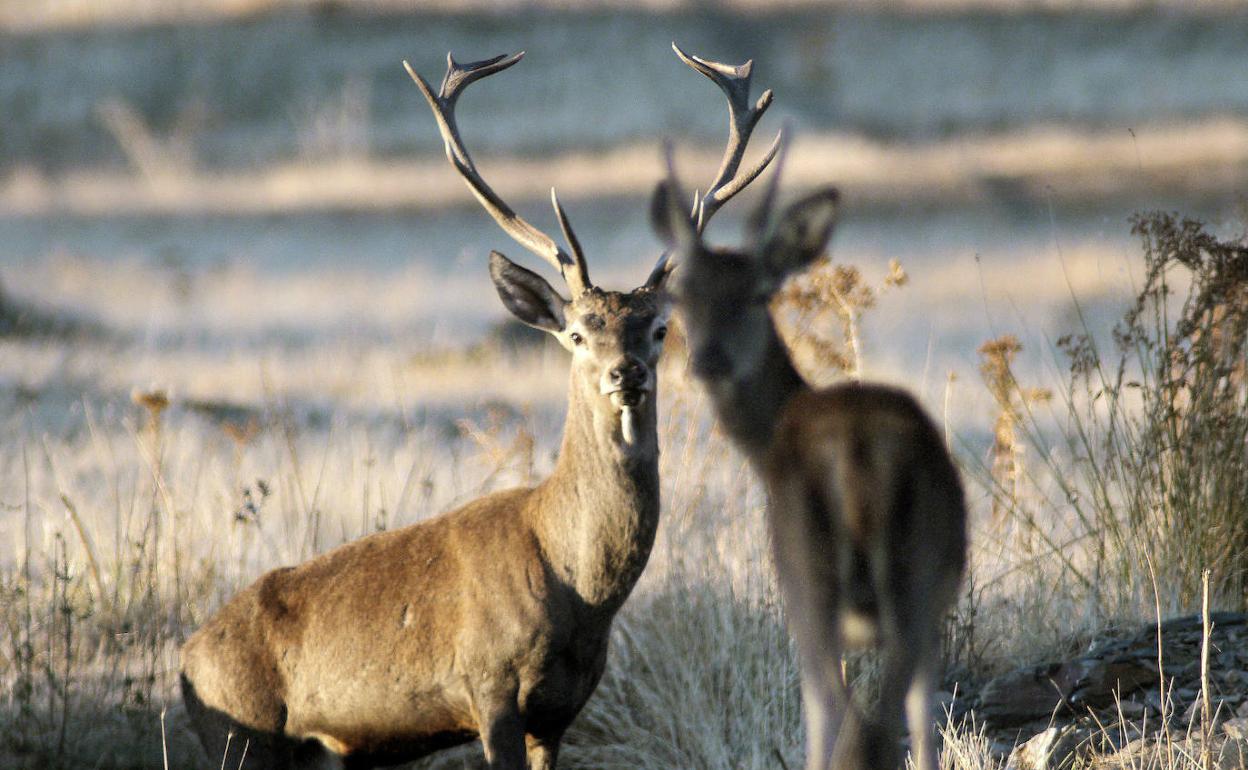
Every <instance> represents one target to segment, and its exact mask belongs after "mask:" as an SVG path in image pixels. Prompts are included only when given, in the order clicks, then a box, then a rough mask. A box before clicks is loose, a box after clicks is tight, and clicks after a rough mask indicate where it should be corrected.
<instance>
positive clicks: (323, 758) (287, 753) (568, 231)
mask: <svg viewBox="0 0 1248 770" xmlns="http://www.w3.org/2000/svg"><path fill="white" fill-rule="evenodd" d="M523 55H524V54H523V52H520V53H517V54H513V55H510V56H498V57H495V58H492V59H488V60H484V61H478V62H473V63H469V64H462V65H461V64H459V63H458V62H456V61H455V59H454V57H453V56H451V55H449V54H448V56H447V70H446V74H445V76H444V78H443V80H442V84H441V87H440V88H439V89H438V90H437V91H436V92H435V91H434V90H433V88H432V87H431V86H430V85H429V83H428V82H426V81H425V79H424V78H423V77H421V76H420V75H419V74H418V73H417V72H416V71H415V70H414V69H413V68H412V67H411V65H410V64H408V63H407V62H404V66H405V67H406V69H407V72H408V74H409V75H410V76H411V78H412V80H413V81H415V83H416V86H417V87H418V88H419V90H420V92H421V93H422V94H423V95H424V98H425V99H426V101H427V102H428V103H429V106H430V108H431V109H432V111H433V116H434V119H435V121H436V123H437V126H438V130H439V133H440V135H441V138H442V140H443V144H444V147H445V151H446V156H447V159H448V160H449V161H450V163H451V165H452V166H453V167H454V168H455V169H456V171H457V172H458V174H459V175H460V176H461V177H462V178H463V180H464V182H465V183H466V184H467V186H468V188H469V190H470V191H471V192H472V194H473V195H474V197H475V198H476V199H477V200H478V201H479V202H480V204H481V205H482V207H483V208H484V209H485V210H486V212H487V213H488V214H489V215H490V216H491V217H492V218H493V219H494V220H495V221H496V222H497V223H498V224H499V225H500V226H501V228H502V229H503V231H504V232H505V233H507V235H509V236H510V237H511V238H513V239H514V240H515V241H517V242H518V243H519V244H520V245H522V246H523V247H524V248H525V249H526V250H528V251H529V252H531V253H533V254H534V255H536V256H538V257H539V258H541V259H542V260H543V261H545V262H547V263H548V264H549V265H550V266H551V267H553V268H554V269H555V270H557V271H558V272H559V274H560V275H561V276H562V278H563V280H564V282H565V283H566V285H567V289H568V292H569V294H570V298H568V299H565V298H564V297H563V296H562V295H561V294H560V293H559V292H558V291H556V290H555V288H554V287H552V286H551V285H550V283H548V282H547V281H546V279H544V278H542V277H541V276H540V275H538V274H537V273H535V272H533V271H531V270H529V269H527V268H525V267H522V266H520V265H518V264H516V263H514V262H512V261H511V260H509V259H508V258H507V257H505V256H503V255H502V254H500V253H498V252H497V251H495V252H492V253H491V254H490V259H489V272H490V277H491V279H492V280H493V283H494V287H495V289H496V290H497V292H498V295H499V298H500V299H501V300H502V303H503V305H504V306H505V307H506V308H507V309H508V310H509V311H510V312H511V313H512V314H513V315H515V316H516V317H517V318H518V319H519V320H520V321H522V322H524V323H526V324H528V325H529V326H532V327H535V328H537V329H540V330H542V331H544V332H547V333H549V334H551V335H552V336H553V337H554V338H555V339H556V340H558V342H559V343H560V344H561V345H562V346H563V347H564V348H566V349H567V350H568V351H569V353H570V355H571V367H570V378H569V385H568V396H567V399H568V405H567V415H566V418H565V423H564V430H563V437H562V443H561V444H560V448H559V452H558V456H557V459H556V461H555V464H554V468H553V470H552V471H551V472H550V474H549V476H548V477H546V478H545V479H544V480H543V481H541V482H540V483H539V484H537V485H536V486H534V487H531V488H517V489H510V490H505V491H499V492H495V493H493V494H489V495H487V496H485V497H481V498H479V499H476V500H473V501H471V502H469V503H467V504H465V505H463V506H462V507H459V508H457V509H455V510H452V511H450V512H447V513H443V514H441V515H440V516H436V517H433V518H431V519H427V520H424V521H421V522H418V523H416V524H413V525H411V526H408V527H406V528H403V529H396V530H392V531H387V532H381V533H377V534H372V535H369V536H367V537H364V538H361V539H359V540H355V541H353V542H349V543H347V544H345V545H341V546H339V547H337V548H335V549H333V550H331V551H328V552H327V553H324V554H322V555H319V556H316V557H314V558H312V559H311V560H309V561H306V562H304V563H302V564H299V565H297V566H293V567H283V568H280V569H276V570H273V571H271V572H268V573H267V574H264V575H263V576H261V577H260V578H259V579H257V580H256V581H255V582H254V583H253V584H251V585H250V586H249V587H247V588H244V589H243V590H241V591H240V592H239V593H238V594H236V595H235V596H234V597H233V598H231V599H230V600H229V601H228V602H227V603H226V604H225V605H223V606H222V608H221V609H220V610H219V611H218V612H217V613H216V614H215V615H213V616H212V617H211V618H209V619H208V620H207V621H206V622H205V623H204V624H203V625H202V627H201V628H199V630H198V631H196V632H195V633H194V634H193V635H192V636H191V637H190V638H189V639H188V640H187V642H186V644H185V645H184V646H183V648H182V651H181V687H182V694H183V700H184V702H185V705H186V710H187V714H188V717H189V719H190V722H191V725H192V728H193V729H194V731H195V732H196V733H197V734H198V736H199V738H200V742H201V743H202V744H203V746H204V748H205V750H206V751H207V753H208V755H209V756H210V757H211V758H212V759H213V761H214V766H216V763H217V762H222V763H223V766H225V767H231V768H233V767H247V768H311V767H339V768H342V767H350V768H365V767H374V766H377V765H381V764H385V765H391V764H396V763H399V762H405V761H409V760H412V759H415V758H418V757H421V756H425V755H428V754H431V753H433V752H436V751H439V750H442V749H444V748H448V747H451V746H455V745H459V744H464V743H468V742H471V741H473V740H479V741H480V742H481V745H482V747H483V749H484V754H485V759H486V762H487V764H488V766H489V767H490V768H491V769H492V770H519V769H521V768H525V767H528V768H532V769H533V770H551V768H554V767H555V764H556V760H557V758H558V753H559V746H560V741H561V739H562V737H563V735H564V733H565V731H566V730H567V728H568V726H569V725H570V724H571V722H572V721H573V719H574V718H575V717H576V716H577V714H578V713H579V712H580V711H581V709H582V707H583V706H584V705H585V703H586V701H587V700H588V699H589V697H590V695H591V694H592V693H593V691H594V689H595V688H596V687H597V685H598V682H599V680H600V679H601V677H602V674H603V671H604V668H605V666H606V660H607V649H608V641H609V638H610V632H611V626H612V621H613V619H614V617H615V615H616V613H617V612H618V610H619V609H620V607H621V606H622V605H623V604H624V602H625V600H626V599H627V598H628V596H629V594H630V592H631V591H632V589H633V586H634V585H635V584H636V582H637V580H638V579H639V577H640V575H641V573H642V570H643V569H644V567H645V566H646V562H647V560H648V558H649V555H650V551H651V548H652V546H653V544H654V539H655V534H656V529H657V527H658V523H659V508H660V500H659V467H658V459H659V445H658V444H659V442H658V430H657V418H656V414H657V412H656V409H657V400H658V387H657V373H656V367H657V363H658V359H659V355H660V352H661V350H662V347H663V340H664V337H665V335H666V333H667V321H668V315H669V313H670V308H671V302H670V297H669V295H668V293H667V290H666V279H667V277H668V275H669V274H670V270H669V269H668V264H667V261H666V259H665V258H663V257H660V259H659V261H658V263H657V264H656V265H655V266H654V268H653V270H652V271H651V272H650V274H649V277H648V278H647V279H646V281H645V283H643V284H642V285H641V286H639V287H638V288H636V289H634V290H632V291H628V292H618V291H607V290H603V289H601V288H599V287H597V286H595V285H594V284H593V283H592V282H591V281H590V278H589V272H588V267H587V262H586V258H585V254H584V251H583V250H582V248H581V245H580V242H579V241H578V240H577V237H576V235H575V234H574V232H573V230H572V227H571V224H570V223H569V220H568V217H567V215H566V213H565V211H564V209H563V207H562V206H561V205H560V203H559V199H558V197H557V195H556V194H555V193H554V191H553V190H552V192H551V204H552V206H553V208H554V213H555V217H556V220H557V221H558V224H559V227H560V230H561V231H562V233H563V236H564V240H565V241H566V244H567V248H564V247H563V246H561V245H559V244H558V243H557V242H556V241H555V240H554V238H552V237H550V236H549V235H547V234H546V233H543V232H542V231H540V230H538V229H537V228H535V227H534V226H533V225H531V224H529V223H528V222H527V221H525V220H524V219H522V218H521V217H520V216H519V215H517V214H516V212H515V211H514V210H513V209H512V208H511V207H510V206H508V205H507V203H506V202H504V201H503V199H502V198H500V197H499V196H498V194H497V193H496V192H495V191H494V190H493V189H492V188H491V187H490V186H489V185H488V184H487V183H486V181H485V179H484V178H483V177H482V176H481V175H480V173H479V172H478V171H477V167H476V165H475V164H474V162H473V160H472V159H471V157H470V156H469V154H468V150H467V148H466V146H465V145H464V143H463V141H462V139H461V137H460V134H459V129H458V127H457V124H456V121H455V111H454V110H455V105H456V102H457V100H458V98H459V97H460V95H461V94H462V93H463V91H464V89H465V88H466V87H467V86H469V85H470V84H472V83H473V82H475V81H477V80H480V79H482V78H485V77H488V76H490V75H493V74H495V73H498V72H501V71H502V70H505V69H507V68H509V67H511V66H513V65H514V64H516V63H517V62H518V61H520V59H521V57H522V56H523ZM730 150H731V144H730ZM734 169H735V166H734ZM761 170H762V169H761V167H760V168H758V169H757V170H755V171H753V177H756V176H757V175H758V173H759V172H761ZM753 177H750V178H749V179H746V178H745V177H744V176H741V177H739V178H737V179H735V181H734V182H733V184H734V186H735V187H736V188H737V189H738V190H739V189H741V188H743V187H744V186H745V185H746V184H748V183H749V181H752V179H753Z"/></svg>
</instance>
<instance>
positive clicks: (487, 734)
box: [472, 688, 525, 770]
mask: <svg viewBox="0 0 1248 770" xmlns="http://www.w3.org/2000/svg"><path fill="white" fill-rule="evenodd" d="M472 705H473V709H474V710H475V711H476V715H477V729H478V731H479V732H480V735H481V746H482V748H483V749H485V762H486V765H487V766H488V767H489V768H490V770H525V746H524V722H523V720H522V719H521V718H520V708H519V706H517V705H516V691H515V689H514V688H508V691H506V692H487V693H483V694H480V695H477V696H476V697H474V698H473V704H472Z"/></svg>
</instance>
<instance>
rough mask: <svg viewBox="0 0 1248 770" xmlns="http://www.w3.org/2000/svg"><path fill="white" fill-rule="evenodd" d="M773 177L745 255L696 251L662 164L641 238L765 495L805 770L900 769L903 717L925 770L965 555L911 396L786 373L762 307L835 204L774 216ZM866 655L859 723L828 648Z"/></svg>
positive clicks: (698, 223)
mask: <svg viewBox="0 0 1248 770" xmlns="http://www.w3.org/2000/svg"><path fill="white" fill-rule="evenodd" d="M677 53H680V51H679V49H677ZM681 57H682V58H684V59H685V60H686V62H688V63H689V64H690V66H692V67H693V68H694V69H696V70H698V71H699V72H701V73H702V74H704V75H706V76H707V77H709V78H710V79H711V80H713V81H715V82H716V83H718V84H720V86H721V88H722V87H724V83H725V82H732V79H733V78H734V77H738V76H739V74H740V73H741V71H742V69H744V70H745V72H746V73H747V74H748V71H749V63H748V62H747V63H746V65H744V67H743V68H734V67H729V66H726V65H723V64H717V63H714V62H708V61H704V60H700V59H697V58H692V59H691V58H689V57H686V56H684V55H683V54H681ZM742 120H744V118H742ZM782 162H783V161H779V162H777V164H776V165H777V170H776V171H775V172H774V173H775V175H776V176H773V178H772V181H771V184H770V185H769V187H768V190H767V193H766V194H765V196H764V200H763V202H762V204H761V205H760V207H759V210H758V213H757V214H755V215H754V217H753V218H752V220H751V229H752V233H751V243H750V244H749V245H748V246H747V247H746V248H744V249H740V250H732V249H711V248H708V247H706V246H705V245H704V244H703V242H702V230H703V228H704V227H705V225H706V218H707V216H709V214H708V212H709V211H713V210H714V209H713V206H714V200H713V199H708V198H707V197H704V198H702V199H700V200H698V201H696V202H695V205H694V210H693V213H692V215H691V214H690V212H689V211H688V209H686V208H685V205H684V203H683V201H684V198H683V197H682V195H681V194H680V192H679V189H678V187H679V186H678V183H677V181H676V178H675V172H674V170H672V167H671V163H670V157H669V175H668V180H667V182H665V183H664V184H661V185H660V186H659V188H658V190H657V191H656V193H655V198H654V205H653V207H652V209H653V210H652V215H653V219H654V224H655V227H656V229H657V230H658V232H659V233H660V235H661V236H662V237H664V238H666V239H667V242H668V243H669V245H670V248H671V252H670V259H671V261H672V262H673V263H674V265H676V266H678V269H679V272H680V275H679V276H678V279H677V281H676V282H675V283H676V286H675V287H674V290H675V291H674V293H675V295H676V298H677V302H678V304H679V307H680V310H681V313H682V316H683V319H684V323H685V327H686V333H687V336H688V344H689V351H690V358H691V363H692V368H693V371H694V374H695V375H696V376H697V377H698V378H699V379H701V380H702V381H703V383H704V384H705V386H706V388H707V391H708V393H709V394H710V396H711V399H712V402H713V404H714V408H715V411H716V414H717V416H718V417H719V420H720V422H721V423H722V424H723V426H724V427H725V429H726V430H727V432H728V434H729V436H730V437H731V438H732V440H733V441H734V442H735V443H736V444H737V446H738V447H740V449H741V450H742V451H743V452H744V453H745V455H746V456H747V457H748V458H749V460H750V462H751V464H752V465H753V467H754V468H755V469H756V470H757V471H758V473H759V475H760V476H761V477H762V479H763V481H764V483H765V485H766V488H767V490H768V498H769V501H768V524H769V529H770V533H771V544H772V553H773V557H774V561H775V566H776V571H777V576H778V579H779V585H780V590H781V594H782V596H783V598H784V603H785V608H786V616H787V623H788V626H789V630H790V633H791V634H792V636H793V638H794V640H795V642H796V644H797V648H798V652H799V656H800V663H801V668H802V702H803V711H804V713H805V721H806V730H807V761H806V767H807V768H808V770H825V768H836V769H837V770H851V769H852V770H891V768H896V767H898V766H899V760H900V758H901V757H900V752H899V750H898V739H899V737H900V733H901V725H902V723H903V713H904V717H905V721H907V722H908V725H909V729H910V735H911V740H912V743H913V746H914V754H915V758H916V766H917V767H918V768H919V769H920V770H936V767H937V764H936V752H935V748H934V745H933V736H932V734H931V731H932V724H931V722H932V720H931V717H930V709H931V702H932V692H933V688H934V686H935V681H936V677H937V675H938V670H937V668H938V660H939V654H940V651H939V646H940V632H941V625H942V622H943V618H944V615H945V613H946V612H947V611H948V610H949V608H950V607H951V606H952V605H953V602H954V600H955V598H956V594H957V590H958V585H959V582H960V581H961V576H962V571H963V567H964V563H965V558H966V556H965V553H966V524H965V519H966V513H965V505H964V502H963V494H962V486H961V482H960V481H959V478H958V473H957V471H956V470H955V468H954V465H953V462H952V460H951V459H950V457H949V453H948V451H947V450H946V448H945V445H944V441H943V440H942V438H941V436H940V433H939V432H938V431H937V430H936V428H935V426H934V425H933V424H932V422H931V420H930V419H928V417H927V416H926V415H925V414H924V412H923V410H922V409H921V408H920V407H919V405H918V404H917V403H916V402H915V400H914V399H913V398H911V397H910V396H909V395H907V394H906V393H904V392H902V391H900V390H897V389H895V388H891V387H885V386H881V385H872V384H865V383H852V384H843V385H838V386H834V387H831V388H827V389H825V390H818V391H816V390H813V389H812V388H811V387H810V386H809V385H807V384H806V382H805V381H804V380H803V379H802V377H801V376H800V375H799V374H798V372H797V370H796V369H795V368H794V366H793V363H792V361H791V359H790V358H789V354H788V352H787V350H786V349H785V346H784V344H783V343H782V342H781V339H780V336H779V334H778V333H777V331H776V326H775V323H774V321H773V319H772V316H771V313H770V310H769V303H770V301H771V298H772V297H773V296H774V294H775V292H776V290H777V289H779V288H780V285H781V284H782V283H783V282H784V280H785V278H786V276H788V275H790V274H792V273H794V272H795V271H798V270H800V269H802V268H804V267H806V266H807V265H808V264H809V263H810V262H811V261H812V260H814V258H815V257H817V256H818V255H819V254H820V253H822V252H823V250H824V248H825V246H826V245H827V242H828V239H829V237H830V235H831V233H832V226H833V223H834V219H835V215H836V209H837V192H836V190H834V189H830V188H829V189H824V190H819V191H817V192H814V193H812V194H810V195H808V196H806V197H805V198H803V199H801V200H799V201H797V202H796V203H794V204H793V205H792V206H790V207H789V208H788V209H786V210H785V211H784V212H783V213H782V214H780V216H778V217H774V218H773V217H772V216H771V204H772V200H773V198H774V196H775V191H776V188H777V184H778V182H777V178H776V177H777V176H778V175H779V173H780V166H781V164H782ZM713 189H714V185H713V186H712V190H713ZM708 195H709V194H708ZM863 644H876V645H878V647H879V649H880V651H881V666H882V675H881V693H880V699H879V702H878V706H877V707H876V708H875V709H874V711H873V713H872V714H870V716H863V715H862V714H861V713H860V712H859V710H858V709H856V708H855V707H854V705H853V703H852V701H851V699H850V693H849V692H848V689H847V687H846V686H845V684H844V683H843V681H842V679H841V655H842V653H843V651H844V650H845V648H846V647H847V646H849V645H863Z"/></svg>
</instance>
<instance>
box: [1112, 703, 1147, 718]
mask: <svg viewBox="0 0 1248 770" xmlns="http://www.w3.org/2000/svg"><path fill="white" fill-rule="evenodd" d="M1118 711H1119V713H1120V714H1121V715H1122V717H1123V719H1139V718H1140V717H1142V716H1144V715H1145V714H1147V713H1148V706H1146V705H1144V704H1143V703H1137V702H1135V701H1133V700H1124V701H1122V702H1121V703H1119V704H1118Z"/></svg>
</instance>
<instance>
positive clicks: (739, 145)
mask: <svg viewBox="0 0 1248 770" xmlns="http://www.w3.org/2000/svg"><path fill="white" fill-rule="evenodd" d="M672 50H673V51H675V52H676V55H677V56H679V57H680V60H681V61H683V62H684V63H685V64H688V65H689V66H690V67H692V68H693V69H695V70H697V71H698V72H701V73H702V74H703V75H706V76H707V77H708V78H710V79H711V80H712V81H714V83H715V85H717V86H719V89H720V90H721V91H723V92H724V96H726V97H727V98H728V146H727V147H726V148H725V149H724V159H723V161H722V162H721V163H720V165H719V171H718V172H717V173H716V174H715V179H714V181H712V182H711V186H710V187H708V188H707V191H706V195H703V196H702V197H701V198H698V197H697V193H694V203H693V210H692V212H691V213H690V218H691V219H693V221H694V223H695V224H696V226H697V231H698V234H699V235H700V234H701V233H702V231H703V230H704V229H706V223H707V222H708V221H709V220H710V218H711V217H712V216H714V215H715V212H716V211H718V210H719V208H720V206H723V205H724V204H725V203H727V202H728V201H729V200H730V199H731V198H732V197H733V196H734V195H736V194H737V193H739V192H741V191H742V190H744V189H745V188H746V186H748V185H749V184H750V182H753V181H754V180H755V179H756V178H757V177H758V175H759V174H761V173H763V169H765V168H767V164H768V163H771V160H772V158H774V157H775V156H776V151H777V150H778V149H779V148H780V143H781V141H782V139H783V137H784V129H783V128H781V129H780V131H779V132H778V133H777V134H776V138H775V141H773V142H772V143H771V147H770V148H769V149H768V150H767V152H766V153H765V154H764V155H763V157H762V158H761V159H760V160H759V161H758V162H757V163H756V164H754V165H753V166H751V167H750V168H749V169H748V170H747V171H745V172H744V173H740V174H739V173H737V172H738V171H739V170H740V167H741V160H742V159H743V158H744V157H745V148H746V145H748V144H749V142H750V134H751V133H752V132H753V131H754V126H755V125H757V124H758V121H759V119H760V118H762V117H763V113H764V112H766V111H767V108H768V107H770V106H771V98H772V94H771V89H768V90H766V91H764V92H763V95H762V96H760V97H758V101H757V102H755V103H754V106H752V107H751V106H750V71H751V70H752V69H753V67H754V62H753V60H750V61H747V62H745V63H744V64H741V65H739V66H736V67H734V66H732V65H729V64H720V63H719V62H713V61H710V60H708V59H703V58H701V57H698V56H691V55H689V54H687V53H685V52H684V51H682V50H680V47H679V46H677V45H676V44H675V43H672Z"/></svg>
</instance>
